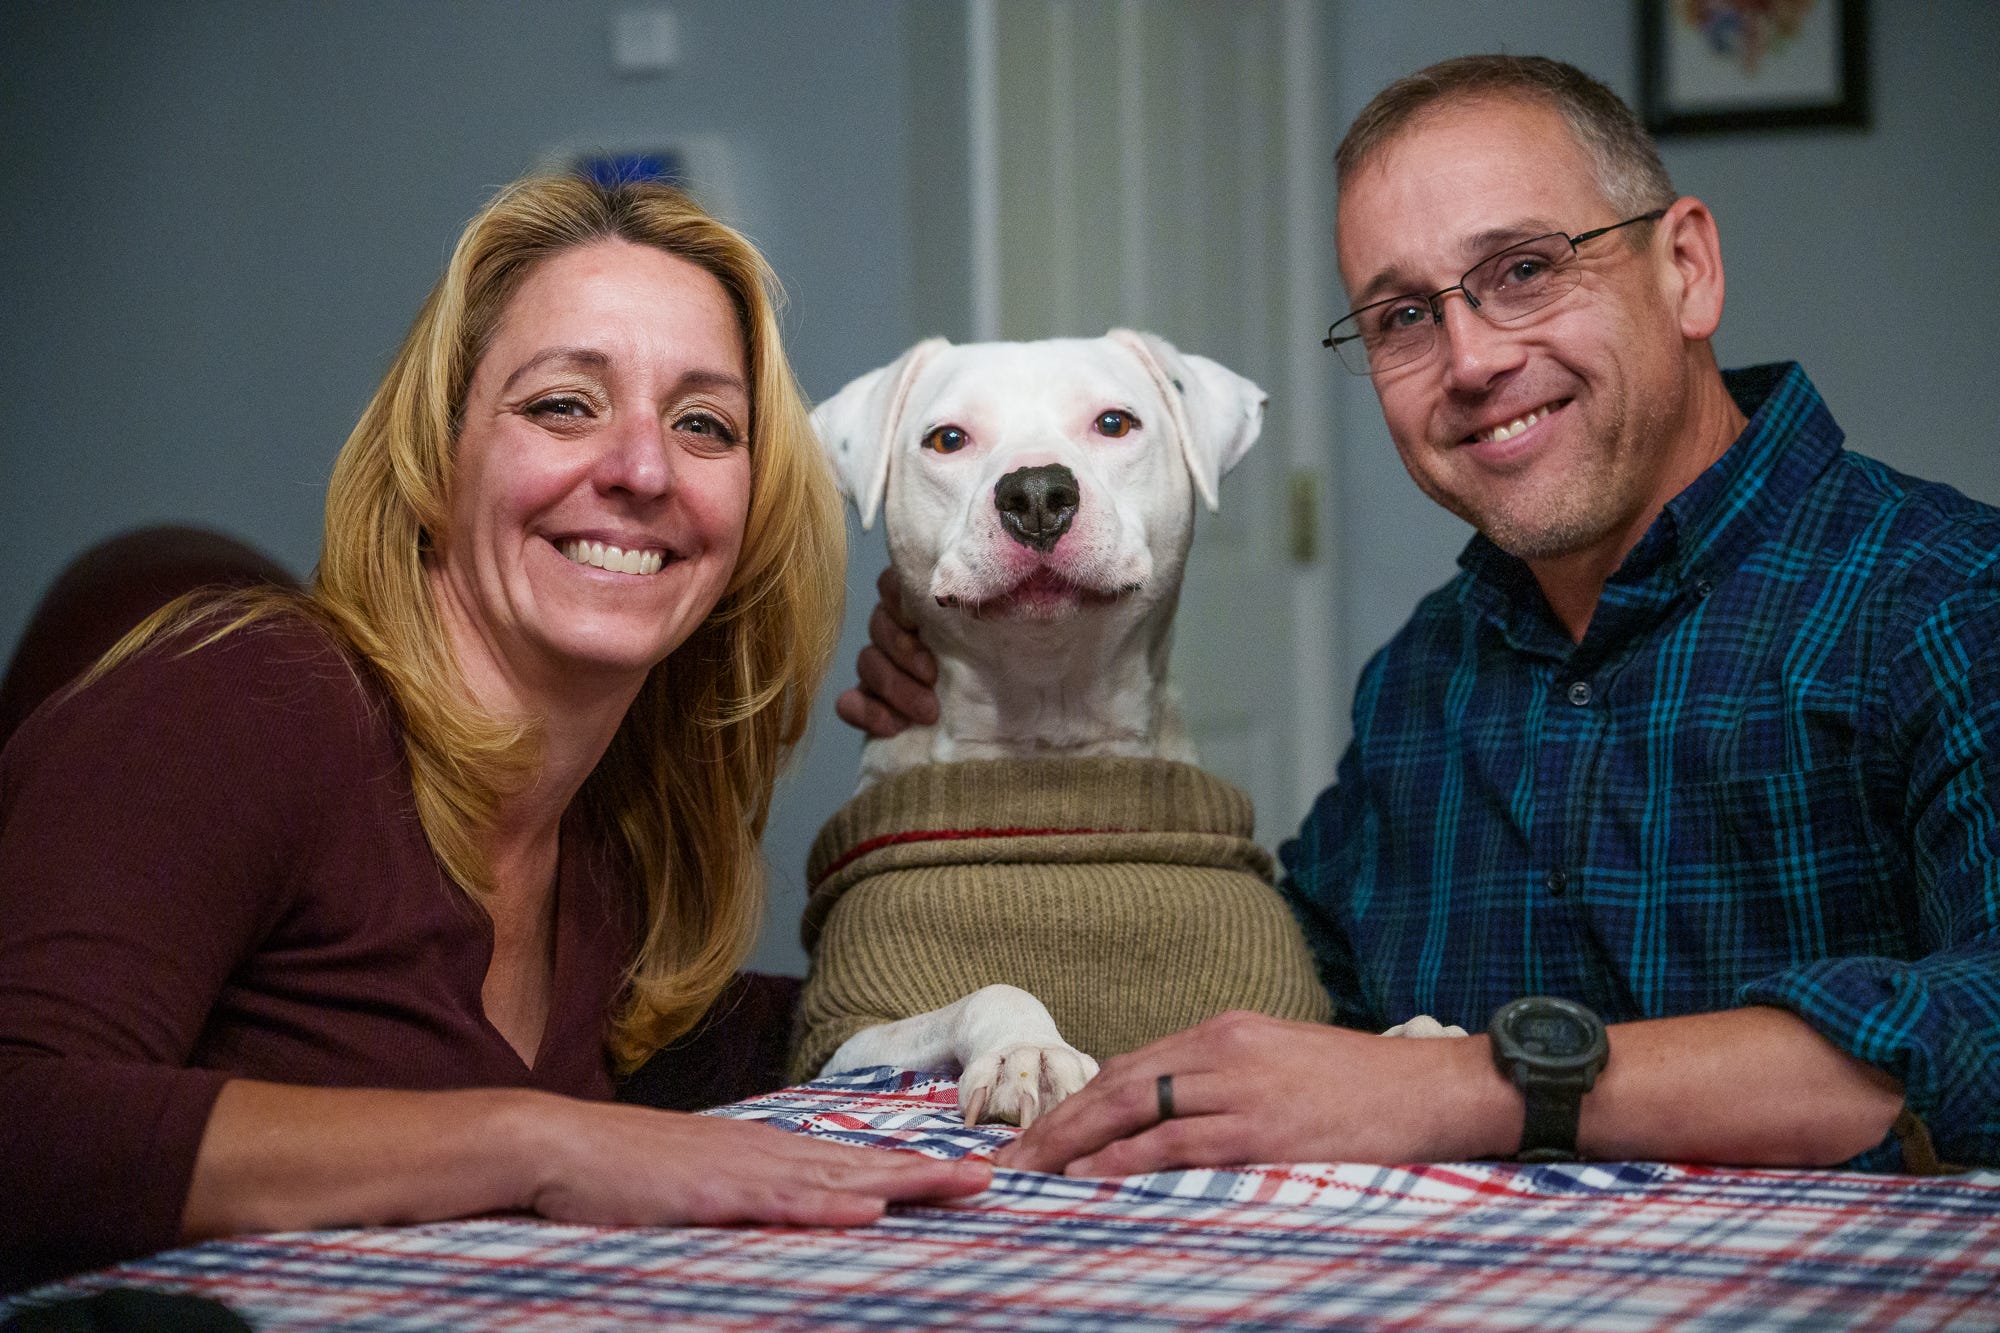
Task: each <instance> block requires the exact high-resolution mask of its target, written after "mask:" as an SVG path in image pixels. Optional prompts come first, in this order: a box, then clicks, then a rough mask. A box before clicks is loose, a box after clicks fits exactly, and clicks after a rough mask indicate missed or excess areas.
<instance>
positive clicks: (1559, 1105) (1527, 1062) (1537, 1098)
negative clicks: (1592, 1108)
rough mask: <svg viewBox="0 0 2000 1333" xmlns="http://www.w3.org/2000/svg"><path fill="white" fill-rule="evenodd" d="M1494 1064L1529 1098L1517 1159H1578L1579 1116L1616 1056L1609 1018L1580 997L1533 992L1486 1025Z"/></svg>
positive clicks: (1502, 1009)
mask: <svg viewBox="0 0 2000 1333" xmlns="http://www.w3.org/2000/svg"><path fill="white" fill-rule="evenodd" d="M1486 1035H1487V1036H1488V1037H1489V1038H1491V1040H1492V1043H1493V1063H1494V1064H1495V1065H1497V1066H1499V1069H1500V1072H1501V1073H1502V1074H1504V1075H1505V1076H1506V1077H1507V1079H1508V1081H1510V1082H1511V1083H1513V1085H1514V1086H1515V1087H1517V1088H1519V1089H1520V1090H1521V1095H1522V1096H1524V1097H1526V1098H1527V1099H1528V1115H1527V1120H1526V1122H1525V1123H1524V1124H1523V1125H1522V1127H1521V1150H1520V1152H1518V1153H1516V1154H1515V1156H1514V1160H1515V1161H1517V1162H1573V1161H1575V1160H1576V1119H1577V1113H1578V1111H1579V1110H1581V1109H1582V1106H1583V1094H1584V1093H1586V1092H1589V1091H1590V1089H1591V1085H1592V1084H1594V1083H1596V1082H1597V1076H1598V1074H1599V1073H1601V1072H1603V1069H1604V1062H1605V1061H1606V1060H1608V1059H1609V1058H1610V1056H1611V1043H1610V1042H1609V1040H1607V1039H1606V1037H1605V1035H1604V1020H1603V1019H1601V1018H1599V1017H1598V1016H1597V1015H1596V1014H1593V1013H1591V1012H1590V1010H1588V1009H1586V1008H1584V1007H1583V1006H1582V1005H1580V1004H1578V1003H1576V1002H1575V1001H1574V1000H1559V999H1557V998H1555V997H1554V996H1552V995H1530V996H1527V997H1526V998H1524V999H1519V1000H1514V1001H1511V1002H1509V1003H1507V1004H1503V1005H1501V1006H1500V1007H1499V1008H1498V1009H1497V1010H1495V1011H1494V1013H1493V1021H1492V1022H1491V1023H1489V1024H1487V1026H1486Z"/></svg>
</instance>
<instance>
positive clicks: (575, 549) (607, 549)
mask: <svg viewBox="0 0 2000 1333" xmlns="http://www.w3.org/2000/svg"><path fill="white" fill-rule="evenodd" d="M558 549H560V550H561V551H562V553H563V555H564V557H565V558H567V559H569V560H572V561H574V562H575V563H577V564H579V565H591V566H593V567H595V568H597V569H608V570H611V571H612V572H613V573H618V574H657V573H659V572H660V567H661V566H662V565H664V564H666V562H667V556H666V552H664V551H646V550H631V551H627V550H625V549H623V548H621V547H617V546H609V545H606V544H605V543H604V542H587V541H573V542H564V543H563V544H562V546H561V547H559V548H558Z"/></svg>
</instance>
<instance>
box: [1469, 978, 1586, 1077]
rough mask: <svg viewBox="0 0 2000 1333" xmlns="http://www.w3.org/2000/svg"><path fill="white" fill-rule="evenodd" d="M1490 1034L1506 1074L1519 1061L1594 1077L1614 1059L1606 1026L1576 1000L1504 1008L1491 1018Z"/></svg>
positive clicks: (1537, 998) (1527, 1001)
mask: <svg viewBox="0 0 2000 1333" xmlns="http://www.w3.org/2000/svg"><path fill="white" fill-rule="evenodd" d="M1491 1032H1492V1036H1493V1038H1494V1048H1493V1054H1494V1058H1495V1059H1496V1060H1499V1061H1501V1063H1502V1068H1503V1069H1504V1068H1506V1066H1507V1062H1508V1061H1517V1062H1525V1064H1526V1065H1527V1066H1528V1067H1530V1068H1532V1069H1535V1070H1538V1071H1542V1072H1545V1073H1552V1074H1554V1073H1563V1072H1566V1071H1577V1072H1583V1071H1588V1072H1589V1073H1591V1074H1593V1075H1594V1074H1595V1072H1596V1071H1597V1070H1599V1069H1602V1068H1603V1067H1604V1061H1605V1059H1606V1057H1608V1056H1609V1054H1610V1049H1609V1047H1608V1046H1607V1044H1606V1042H1605V1031H1604V1025H1603V1024H1602V1023H1601V1022H1599V1021H1598V1019H1597V1016H1596V1015H1595V1014H1593V1013H1591V1012H1590V1010H1588V1009H1586V1008H1584V1007H1583V1006H1582V1005H1580V1004H1577V1003H1575V1002H1574V1001H1571V1000H1563V999H1558V998H1556V997H1554V996H1549V995H1534V996H1528V997H1525V998H1523V999H1519V1000H1515V1001H1512V1002H1511V1003H1509V1004H1505V1005H1502V1006H1501V1007H1500V1011H1499V1012H1498V1013H1496V1014H1494V1015H1493V1023H1492V1027H1491Z"/></svg>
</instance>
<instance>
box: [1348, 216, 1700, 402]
mask: <svg viewBox="0 0 2000 1333" xmlns="http://www.w3.org/2000/svg"><path fill="white" fill-rule="evenodd" d="M1666 212H1667V210H1666V209H1664V208H1656V209H1654V210H1653V211H1652V212H1650V213H1641V214H1640V215H1639V216H1638V217H1636V218H1626V219H1625V220H1624V221H1623V222H1614V223H1612V224H1611V225H1610V226H1608V227H1599V228H1597V229H1596V230H1595V231H1586V232H1581V233H1579V234H1577V235H1575V236H1565V235H1564V234H1563V233H1562V232H1559V231H1552V232H1550V233H1549V234H1548V235H1546V236H1537V237H1535V238H1534V239H1533V240H1528V241H1522V242H1520V243H1519V244H1517V245H1510V246H1508V247H1507V248H1506V249H1505V250H1502V251H1501V252H1500V253H1499V254H1497V255H1488V256H1487V257H1486V258H1484V259H1482V260H1480V261H1479V262H1478V263H1477V264H1474V265H1473V266H1472V267H1471V268H1469V269H1467V270H1466V271H1465V276H1464V277H1462V278H1460V279H1459V280H1458V281H1457V282H1455V283H1453V284H1452V285H1451V286H1449V287H1440V288H1439V289H1438V290H1437V291H1434V292H1432V293H1431V294H1430V295H1429V296H1419V295H1417V294H1416V293H1414V292H1412V293H1410V294H1409V295H1407V296H1392V297H1390V298H1389V299H1388V300H1386V301H1375V302H1371V303H1370V304H1368V305H1365V306H1362V307H1361V308H1360V309H1359V310H1356V311H1354V312H1353V313H1352V314H1350V315H1348V316H1347V317H1346V318H1345V319H1342V320H1341V321H1339V322H1338V323H1336V324H1335V325H1334V326H1333V327H1332V328H1330V329H1328V330H1327V331H1326V337H1325V338H1324V339H1323V340H1322V342H1321V345H1322V346H1325V347H1331V348H1332V349H1333V350H1334V351H1336V352H1338V353H1340V361H1341V364H1342V365H1344V366H1346V367H1347V368H1348V369H1349V370H1350V371H1352V372H1353V373H1355V374H1356V375H1373V374H1377V373H1379V372H1381V371H1384V370H1394V369H1395V368H1396V367H1397V366H1406V365H1408V364H1410V362H1412V361H1420V360H1422V359H1423V358H1424V357H1427V356H1429V355H1430V354H1431V349H1432V348H1433V347H1435V346H1437V326H1438V325H1440V324H1442V323H1444V298H1445V297H1446V296H1448V295H1450V294H1451V293H1452V292H1462V293H1464V295H1465V304H1466V305H1467V306H1469V307H1470V308H1471V309H1473V310H1474V311H1477V312H1478V314H1479V316H1480V318H1482V319H1484V320H1486V321H1487V322H1488V323H1489V324H1512V323H1513V322H1514V321H1516V320H1518V319H1524V318H1526V317H1527V316H1529V315H1532V314H1534V313H1535V311H1537V310H1540V309H1542V308H1543V307H1544V306H1547V305H1551V304H1553V303H1554V302H1555V301H1557V300H1559V299H1560V298H1562V297H1564V296H1567V295H1568V294H1569V293H1570V292H1572V291H1574V290H1575V289H1576V284H1577V283H1578V281H1580V280H1581V279H1582V277H1583V273H1582V270H1580V269H1579V268H1578V267H1577V265H1576V247H1578V246H1579V245H1582V244H1583V243H1584V242H1585V241H1594V240H1596V239H1597V238H1598V237H1600V236H1605V235H1609V234H1610V233H1611V232H1614V231H1617V230H1618V229H1619V228H1620V227H1630V226H1632V225H1634V224H1635V223H1640V222H1657V221H1659V220H1660V219H1661V218H1662V217H1664V216H1666Z"/></svg>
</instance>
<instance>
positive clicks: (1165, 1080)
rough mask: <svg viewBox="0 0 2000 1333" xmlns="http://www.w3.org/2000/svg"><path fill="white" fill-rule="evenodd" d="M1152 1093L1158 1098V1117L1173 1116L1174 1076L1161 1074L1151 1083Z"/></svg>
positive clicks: (1164, 1118) (1168, 1117)
mask: <svg viewBox="0 0 2000 1333" xmlns="http://www.w3.org/2000/svg"><path fill="white" fill-rule="evenodd" d="M1153 1093H1154V1095H1155V1096H1157V1097H1158V1098H1159V1099H1160V1119H1162V1120H1172V1119H1173V1118H1174V1076H1173V1075H1172V1074H1162V1075H1160V1077H1159V1078H1158V1080H1156V1081H1155V1082H1154V1084H1153Z"/></svg>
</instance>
